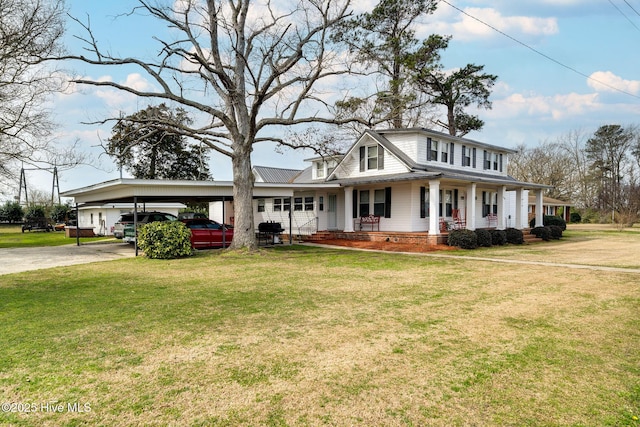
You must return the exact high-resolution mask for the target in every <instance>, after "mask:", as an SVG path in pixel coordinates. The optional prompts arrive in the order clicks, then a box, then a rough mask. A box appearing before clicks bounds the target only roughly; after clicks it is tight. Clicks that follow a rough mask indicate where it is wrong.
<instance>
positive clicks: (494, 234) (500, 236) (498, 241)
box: [491, 230, 507, 246]
mask: <svg viewBox="0 0 640 427" xmlns="http://www.w3.org/2000/svg"><path fill="white" fill-rule="evenodd" d="M491 244H492V245H494V246H503V245H506V244H507V232H506V231H504V230H491Z"/></svg>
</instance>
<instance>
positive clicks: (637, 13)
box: [623, 0, 640, 16]
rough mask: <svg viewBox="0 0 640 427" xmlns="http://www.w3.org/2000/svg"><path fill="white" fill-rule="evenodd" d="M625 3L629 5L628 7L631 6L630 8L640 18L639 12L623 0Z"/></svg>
mask: <svg viewBox="0 0 640 427" xmlns="http://www.w3.org/2000/svg"><path fill="white" fill-rule="evenodd" d="M623 1H624V2H625V3H626V4H627V6H629V8H631V10H633V11H634V12H635V13H636V15H638V16H640V12H638V11H637V10H636V8H635V7H633V6H631V3H629V2H628V1H627V0H623Z"/></svg>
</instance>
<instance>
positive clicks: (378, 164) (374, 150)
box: [360, 145, 384, 172]
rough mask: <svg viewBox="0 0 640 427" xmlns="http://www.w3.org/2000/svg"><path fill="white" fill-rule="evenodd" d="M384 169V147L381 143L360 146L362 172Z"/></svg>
mask: <svg viewBox="0 0 640 427" xmlns="http://www.w3.org/2000/svg"><path fill="white" fill-rule="evenodd" d="M382 169H384V148H382V146H381V145H367V146H362V147H360V172H365V171H368V170H382Z"/></svg>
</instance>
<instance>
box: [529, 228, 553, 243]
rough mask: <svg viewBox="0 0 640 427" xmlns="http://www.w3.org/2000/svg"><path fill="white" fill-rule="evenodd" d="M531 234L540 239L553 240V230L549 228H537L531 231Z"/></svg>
mask: <svg viewBox="0 0 640 427" xmlns="http://www.w3.org/2000/svg"><path fill="white" fill-rule="evenodd" d="M531 234H533V235H534V236H536V237H537V238H538V239H542V240H546V241H549V240H551V230H550V229H549V227H535V228H532V229H531Z"/></svg>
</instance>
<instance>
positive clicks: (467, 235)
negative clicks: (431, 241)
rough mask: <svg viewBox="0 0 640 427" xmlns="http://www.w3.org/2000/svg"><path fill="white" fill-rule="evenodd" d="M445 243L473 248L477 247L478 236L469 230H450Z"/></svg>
mask: <svg viewBox="0 0 640 427" xmlns="http://www.w3.org/2000/svg"><path fill="white" fill-rule="evenodd" d="M447 243H448V244H449V246H457V247H459V248H462V249H475V248H477V247H478V236H476V233H475V232H473V231H471V230H452V231H450V232H449V239H448V241H447Z"/></svg>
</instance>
